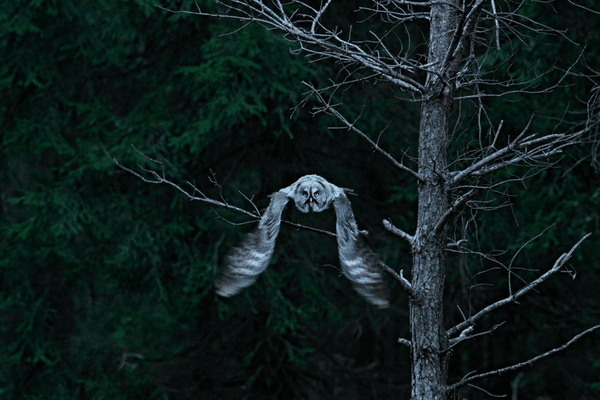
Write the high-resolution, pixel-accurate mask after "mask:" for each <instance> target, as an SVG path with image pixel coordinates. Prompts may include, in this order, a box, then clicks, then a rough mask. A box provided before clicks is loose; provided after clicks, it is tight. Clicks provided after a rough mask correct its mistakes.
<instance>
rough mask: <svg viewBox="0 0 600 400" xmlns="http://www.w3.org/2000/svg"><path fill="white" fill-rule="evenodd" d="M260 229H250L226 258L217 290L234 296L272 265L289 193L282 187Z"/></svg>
mask: <svg viewBox="0 0 600 400" xmlns="http://www.w3.org/2000/svg"><path fill="white" fill-rule="evenodd" d="M270 197H271V202H270V203H269V207H267V210H266V211H265V213H264V214H263V216H262V218H261V219H260V223H259V224H258V228H257V229H256V231H254V232H252V233H249V234H248V235H247V236H246V237H245V238H244V239H243V240H242V242H241V243H240V244H239V246H237V247H236V248H234V249H233V250H232V251H231V253H230V254H229V255H228V256H227V257H226V258H225V268H224V269H223V273H222V275H221V276H220V277H219V279H218V280H217V281H216V283H215V287H216V288H217V290H216V293H217V294H218V295H220V296H225V297H231V296H234V295H236V294H238V293H239V292H240V291H241V290H242V289H244V288H247V287H248V286H250V285H252V284H253V283H254V282H256V280H257V279H258V275H259V274H260V273H261V272H263V271H264V270H265V269H266V268H267V267H268V266H269V261H270V260H271V256H272V255H273V250H274V249H275V240H276V239H277V235H278V234H279V226H280V225H281V213H282V212H283V209H284V207H285V205H286V204H287V202H288V200H289V197H288V195H287V194H286V193H285V192H283V191H279V192H276V193H273V194H272V195H271V196H270Z"/></svg>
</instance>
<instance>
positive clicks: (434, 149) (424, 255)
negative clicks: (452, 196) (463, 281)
mask: <svg viewBox="0 0 600 400" xmlns="http://www.w3.org/2000/svg"><path fill="white" fill-rule="evenodd" d="M455 3H456V2H455ZM457 22H458V18H457V13H456V8H454V7H452V6H450V5H446V4H437V5H434V6H433V7H432V9H431V24H430V33H429V54H428V59H427V63H428V64H430V65H433V67H432V71H430V72H428V74H427V79H426V82H425V89H426V91H425V93H424V95H423V102H422V106H421V121H420V122H421V123H420V127H419V157H418V159H419V170H418V172H419V175H420V176H421V178H422V180H421V181H420V184H419V194H418V195H419V207H418V216H417V221H418V222H417V233H416V235H415V238H416V240H415V241H414V242H413V246H412V252H413V269H412V286H413V289H414V291H415V293H416V296H415V297H413V298H412V300H411V305H410V327H411V343H412V347H411V350H412V363H413V367H412V382H413V384H412V398H413V399H432V400H433V399H442V398H444V397H445V387H446V377H447V368H446V365H447V360H446V358H447V356H446V355H445V354H447V353H446V352H445V350H446V349H447V347H448V338H447V336H446V333H445V330H444V325H443V323H444V315H443V291H444V275H445V268H446V236H445V234H444V233H445V229H437V230H436V226H437V224H438V221H440V220H441V219H442V216H443V215H444V214H445V213H446V212H447V211H448V209H449V207H450V204H449V200H448V193H447V191H446V188H445V187H444V175H445V174H446V171H447V167H448V161H447V160H448V154H447V153H448V132H449V119H450V114H451V111H452V105H453V96H454V90H455V87H454V79H453V78H454V77H453V76H449V72H450V71H448V69H447V68H446V64H445V62H444V58H445V56H446V54H447V52H448V49H449V48H451V43H452V39H453V36H454V35H453V34H454V32H455V29H456V26H457Z"/></svg>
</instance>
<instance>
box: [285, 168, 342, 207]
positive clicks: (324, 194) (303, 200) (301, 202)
mask: <svg viewBox="0 0 600 400" xmlns="http://www.w3.org/2000/svg"><path fill="white" fill-rule="evenodd" d="M295 186H296V187H295V188H294V191H293V198H294V203H296V207H297V208H298V210H300V211H302V212H303V213H307V212H309V211H313V212H321V211H323V210H326V209H328V208H329V206H330V205H331V202H332V201H333V198H334V196H333V195H334V193H333V192H334V190H333V188H332V185H331V184H330V183H329V182H327V181H326V180H325V179H323V178H321V177H320V176H318V175H306V176H303V177H302V178H300V179H299V180H298V181H297V182H296V183H295Z"/></svg>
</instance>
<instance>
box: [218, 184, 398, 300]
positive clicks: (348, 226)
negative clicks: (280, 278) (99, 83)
mask: <svg viewBox="0 0 600 400" xmlns="http://www.w3.org/2000/svg"><path fill="white" fill-rule="evenodd" d="M270 197H271V202H270V203H269V207H268V208H267V210H266V211H265V213H264V214H263V216H262V218H261V219H260V223H259V225H258V228H257V229H256V231H254V232H252V233H250V234H248V235H247V236H246V237H245V238H244V240H243V241H242V243H240V245H239V246H238V247H236V248H235V249H233V250H232V252H231V253H230V254H229V255H228V256H227V257H226V259H225V268H224V269H223V273H222V275H221V276H220V278H219V279H218V280H217V282H216V283H215V286H216V288H217V291H216V292H217V294H219V295H221V296H225V297H230V296H233V295H236V294H237V293H239V292H240V291H241V290H242V289H244V288H246V287H248V286H250V285H252V284H253V283H254V282H255V281H256V279H257V278H258V275H259V274H260V273H261V272H263V271H264V270H265V269H266V268H267V266H268V265H269V261H270V260H271V256H272V255H273V250H274V249H275V240H276V238H277V235H278V234H279V227H280V225H281V213H282V212H283V208H284V207H285V205H286V204H287V202H288V200H289V199H293V200H294V203H295V205H296V208H298V210H300V211H301V212H304V213H307V212H309V211H313V212H321V211H323V210H326V209H328V208H329V207H330V206H331V204H332V203H333V205H334V208H335V213H336V216H337V223H336V230H337V242H338V253H339V257H340V264H341V267H342V272H343V274H344V276H346V278H348V279H349V280H350V281H352V284H353V286H354V289H355V290H356V291H357V292H358V293H359V294H360V295H362V296H363V297H364V298H365V299H366V300H367V301H368V302H369V303H371V304H373V305H375V306H377V307H380V308H384V307H389V301H388V297H389V292H388V288H387V286H386V285H385V282H384V280H383V277H382V276H381V272H380V269H379V268H378V266H377V264H378V263H379V262H380V261H379V259H378V258H377V256H376V255H375V254H374V253H373V252H372V251H371V249H369V247H368V246H367V245H366V244H365V242H364V240H363V238H362V237H361V233H360V232H359V230H358V227H357V225H356V221H355V219H354V214H353V213H352V208H351V205H350V200H348V197H347V196H346V193H345V192H344V189H341V188H339V187H337V186H335V185H333V184H331V183H329V182H327V181H326V180H325V179H324V178H322V177H320V176H318V175H306V176H303V177H302V178H300V179H298V181H296V182H295V183H293V184H292V185H290V186H288V187H286V188H283V189H281V190H280V191H278V192H276V193H273V194H272V195H271V196H270Z"/></svg>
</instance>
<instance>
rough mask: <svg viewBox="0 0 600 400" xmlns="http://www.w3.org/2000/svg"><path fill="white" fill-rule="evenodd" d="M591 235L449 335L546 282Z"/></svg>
mask: <svg viewBox="0 0 600 400" xmlns="http://www.w3.org/2000/svg"><path fill="white" fill-rule="evenodd" d="M590 236H591V233H588V234H587V235H585V236H584V237H583V238H581V240H579V242H577V243H576V244H575V245H574V246H573V247H572V248H571V250H569V252H568V253H564V254H563V255H561V256H560V257H559V258H558V259H557V260H556V262H555V263H554V266H553V267H552V268H551V269H550V270H548V271H547V272H546V273H545V274H543V275H542V276H540V277H538V278H537V279H536V280H534V281H533V282H531V283H529V284H527V285H526V286H524V287H522V288H521V289H519V290H518V291H517V292H516V293H515V294H511V295H510V296H508V297H506V298H504V299H502V300H498V301H497V302H495V303H493V304H490V305H489V306H487V307H485V308H484V309H483V310H481V311H479V312H478V313H477V314H475V315H473V316H471V317H469V318H467V319H466V320H465V321H463V322H461V323H460V324H458V325H456V326H454V327H452V328H450V329H449V330H448V332H447V334H448V336H452V335H455V334H456V333H457V332H460V331H462V330H463V329H465V328H467V327H468V326H472V325H475V323H476V322H477V321H478V320H480V319H481V317H483V316H484V315H487V314H489V313H490V312H492V311H494V310H495V309H497V308H499V307H502V306H504V305H506V304H509V303H513V302H516V301H517V300H518V299H519V298H521V297H523V296H524V295H526V294H527V293H529V292H530V291H531V290H533V289H534V288H535V287H537V286H538V285H539V284H540V283H542V282H544V281H545V280H546V279H548V278H549V277H550V276H552V275H554V274H555V273H556V272H558V271H559V270H560V269H561V268H562V267H563V266H564V265H565V264H566V263H567V261H569V259H570V258H571V257H572V256H573V253H574V252H575V250H576V249H577V247H579V245H580V244H581V243H583V241H584V240H585V239H587V238H588V237H590Z"/></svg>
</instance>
